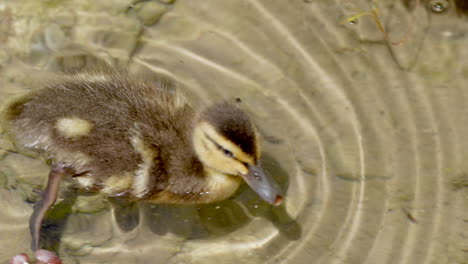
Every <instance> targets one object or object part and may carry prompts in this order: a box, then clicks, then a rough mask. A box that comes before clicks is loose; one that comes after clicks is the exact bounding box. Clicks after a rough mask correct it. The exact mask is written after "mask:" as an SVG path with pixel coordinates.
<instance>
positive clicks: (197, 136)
mask: <svg viewBox="0 0 468 264" xmlns="http://www.w3.org/2000/svg"><path fill="white" fill-rule="evenodd" d="M193 144H194V148H195V151H196V152H197V154H198V156H199V158H200V160H201V161H202V162H203V163H204V164H205V165H207V166H209V167H211V168H212V169H215V170H217V171H220V172H222V173H225V174H231V175H240V174H246V173H247V171H248V168H247V167H246V165H245V164H254V163H255V158H254V157H252V156H250V155H248V154H246V153H245V152H243V151H242V150H241V149H240V148H239V147H238V146H237V145H235V144H234V143H233V142H231V141H230V140H229V139H228V138H226V137H224V136H222V135H220V134H219V133H218V132H217V131H216V129H215V128H214V127H213V126H212V125H210V124H208V123H207V122H202V123H200V124H198V125H197V126H196V128H195V131H194V134H193Z"/></svg>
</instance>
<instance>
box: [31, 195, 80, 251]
mask: <svg viewBox="0 0 468 264" xmlns="http://www.w3.org/2000/svg"><path fill="white" fill-rule="evenodd" d="M64 197H66V199H64V200H62V201H61V202H60V203H57V204H55V205H54V206H53V207H52V208H51V209H50V210H49V211H48V212H47V215H46V217H45V219H44V221H43V223H42V228H41V235H40V245H41V248H43V249H48V250H51V251H54V252H57V251H58V249H59V247H60V241H61V237H62V234H63V231H64V228H65V226H66V224H67V220H68V217H69V216H70V215H71V213H72V207H73V204H75V201H76V198H77V197H78V192H77V191H76V190H75V189H69V190H67V191H66V192H65V194H64Z"/></svg>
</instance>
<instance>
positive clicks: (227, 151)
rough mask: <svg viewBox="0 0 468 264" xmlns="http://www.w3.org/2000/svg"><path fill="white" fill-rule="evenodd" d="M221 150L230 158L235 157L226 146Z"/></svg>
mask: <svg viewBox="0 0 468 264" xmlns="http://www.w3.org/2000/svg"><path fill="white" fill-rule="evenodd" d="M221 151H222V152H223V153H224V155H225V156H226V157H228V158H234V154H233V153H232V152H231V151H229V150H227V149H225V148H221Z"/></svg>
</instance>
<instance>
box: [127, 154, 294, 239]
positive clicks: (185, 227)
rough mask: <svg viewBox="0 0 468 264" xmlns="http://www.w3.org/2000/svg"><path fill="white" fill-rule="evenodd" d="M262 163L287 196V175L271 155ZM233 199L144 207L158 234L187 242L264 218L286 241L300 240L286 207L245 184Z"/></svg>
mask: <svg viewBox="0 0 468 264" xmlns="http://www.w3.org/2000/svg"><path fill="white" fill-rule="evenodd" d="M262 162H263V166H264V169H265V171H266V172H267V173H269V174H271V175H272V176H273V178H274V179H275V180H276V181H277V182H278V184H279V185H280V186H281V188H282V190H283V191H284V193H286V190H287V186H288V174H287V172H286V171H285V170H284V169H282V168H281V166H280V165H279V163H278V162H277V161H276V160H275V159H274V158H272V157H271V156H269V155H264V157H263V159H262ZM234 197H235V198H234V199H232V200H226V201H222V202H218V203H213V204H207V205H198V206H190V205H183V206H182V205H148V204H145V205H143V206H144V207H143V209H144V210H143V211H144V214H145V216H144V217H145V219H146V221H145V222H147V223H148V224H149V227H150V229H151V231H152V232H154V233H155V234H158V235H165V234H167V233H172V234H175V235H178V236H181V237H184V238H186V239H196V238H208V237H218V236H222V235H225V234H228V233H231V232H233V231H235V230H237V229H239V228H241V227H243V226H245V225H247V224H248V223H249V222H250V221H252V219H253V218H254V217H262V218H265V219H267V220H268V221H270V222H271V223H273V224H274V225H275V227H276V228H278V230H279V231H280V233H281V235H282V236H284V237H285V238H286V239H288V240H297V239H299V238H300V237H301V233H302V230H301V227H300V225H299V224H298V223H297V222H296V221H295V220H294V219H292V217H291V216H289V215H288V213H287V211H286V210H285V207H284V206H283V205H281V206H278V207H275V206H272V205H270V204H268V203H266V202H264V201H262V200H260V198H259V197H258V195H257V194H256V193H254V192H253V191H252V190H251V189H250V188H249V187H248V186H246V185H245V184H244V185H243V186H242V187H241V188H240V189H239V190H238V191H237V193H236V195H234ZM286 199H287V197H286ZM121 219H125V217H121ZM119 225H120V224H119Z"/></svg>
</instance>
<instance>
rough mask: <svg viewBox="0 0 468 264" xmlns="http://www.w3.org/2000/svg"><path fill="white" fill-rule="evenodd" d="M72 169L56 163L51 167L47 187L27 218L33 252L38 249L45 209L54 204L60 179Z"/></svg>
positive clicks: (71, 173) (68, 174)
mask: <svg viewBox="0 0 468 264" xmlns="http://www.w3.org/2000/svg"><path fill="white" fill-rule="evenodd" d="M73 174H74V173H73V171H72V169H70V168H68V167H66V166H64V165H63V164H57V165H54V166H53V167H52V169H51V170H50V173H49V179H48V181H47V187H46V188H45V190H44V191H43V192H42V194H41V198H40V199H39V200H38V201H37V202H36V204H35V205H34V212H33V214H32V215H31V218H29V231H30V232H31V237H32V242H31V248H32V250H33V251H34V252H35V251H36V250H38V249H39V239H40V233H41V225H42V222H43V221H44V218H45V215H46V213H47V211H48V210H49V209H50V208H51V207H52V205H54V203H55V201H56V200H57V196H58V192H59V188H60V181H61V180H62V178H63V177H65V176H71V175H73Z"/></svg>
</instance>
